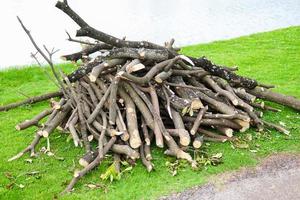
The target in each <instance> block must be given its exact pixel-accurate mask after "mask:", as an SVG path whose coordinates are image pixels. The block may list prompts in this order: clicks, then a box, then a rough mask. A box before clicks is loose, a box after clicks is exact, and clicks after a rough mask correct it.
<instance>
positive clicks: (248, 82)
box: [189, 57, 257, 89]
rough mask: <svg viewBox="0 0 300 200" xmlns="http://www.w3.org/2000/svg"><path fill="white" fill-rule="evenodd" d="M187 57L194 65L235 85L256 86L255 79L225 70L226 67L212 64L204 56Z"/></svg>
mask: <svg viewBox="0 0 300 200" xmlns="http://www.w3.org/2000/svg"><path fill="white" fill-rule="evenodd" d="M189 58H190V59H191V60H192V61H193V62H194V64H195V65H196V66H198V67H202V68H203V69H205V70H206V71H208V72H209V73H210V74H211V75H214V76H219V77H221V78H223V79H225V80H227V81H228V82H230V83H231V84H232V85H234V86H235V87H239V86H241V87H244V88H249V89H253V88H255V87H256V86H257V81H256V80H253V79H250V78H247V77H243V76H239V75H237V74H235V73H234V72H232V71H230V70H227V69H226V68H223V67H221V66H217V65H215V64H213V63H212V62H211V61H210V60H208V59H206V58H205V57H202V58H198V59H196V58H192V57H189Z"/></svg>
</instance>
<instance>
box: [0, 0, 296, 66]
mask: <svg viewBox="0 0 300 200" xmlns="http://www.w3.org/2000/svg"><path fill="white" fill-rule="evenodd" d="M55 3H56V1H55V0H7V1H3V2H1V8H0V20H1V26H2V28H1V32H0V55H1V59H0V68H5V67H8V66H15V65H25V64H32V63H35V62H34V60H33V59H32V58H31V57H30V52H34V51H35V50H34V48H33V46H32V45H31V43H30V41H29V39H28V38H27V36H26V35H25V33H24V32H23V30H22V29H21V27H20V25H19V23H18V22H17V20H16V15H18V16H20V17H21V18H22V20H23V22H24V24H25V25H26V26H27V28H28V29H30V30H31V33H32V35H33V36H34V38H35V39H36V41H37V42H38V43H39V44H40V45H42V44H45V45H46V46H47V47H49V48H52V47H55V48H58V49H60V51H59V52H58V53H57V54H56V56H55V58H54V59H55V61H56V62H60V60H59V56H60V55H63V54H66V53H70V52H75V51H78V50H80V45H78V44H76V43H71V42H68V41H66V38H67V35H66V33H65V30H67V31H69V33H71V35H74V34H75V31H76V29H78V26H77V25H76V24H75V23H73V22H72V20H70V19H69V17H68V16H67V15H65V14H64V13H62V12H61V11H60V10H58V9H57V8H55V7H54V5H55ZM69 4H70V6H71V7H72V8H73V9H74V10H75V11H77V12H78V13H79V14H80V15H81V16H82V17H83V19H85V20H86V21H87V22H88V23H89V24H90V25H92V26H94V27H95V28H97V29H99V30H101V31H104V32H107V33H109V34H112V35H115V36H117V37H124V36H126V38H127V39H128V40H148V41H152V42H155V43H159V44H163V42H165V41H168V40H169V39H171V38H175V45H176V46H183V45H188V44H196V43H206V42H210V41H215V40H222V39H228V38H233V37H237V36H242V35H248V34H251V33H255V32H262V31H269V30H273V29H277V28H282V27H288V26H292V25H300V0H276V1H275V0H243V1H239V0H209V1H208V0H176V1H175V0H137V1H134V0H109V1H104V0H102V1H101V0H85V1H82V0H81V1H80V0H69Z"/></svg>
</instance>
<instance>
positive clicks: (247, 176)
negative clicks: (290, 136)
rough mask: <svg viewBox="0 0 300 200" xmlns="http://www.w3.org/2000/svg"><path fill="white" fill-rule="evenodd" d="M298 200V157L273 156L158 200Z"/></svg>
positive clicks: (299, 164)
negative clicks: (202, 184) (254, 165)
mask: <svg viewBox="0 0 300 200" xmlns="http://www.w3.org/2000/svg"><path fill="white" fill-rule="evenodd" d="M169 199H170V200H171V199H172V200H198V199H200V200H227V199H228V200H300V156H297V155H287V154H280V155H274V156H271V157H269V158H267V159H266V160H264V161H263V162H262V164H261V165H259V166H257V167H255V168H251V169H243V170H240V171H238V172H234V173H226V174H222V175H218V176H216V177H215V178H213V180H211V182H210V183H208V184H206V185H204V186H201V187H194V188H192V189H189V190H186V191H184V192H182V193H177V194H172V195H170V196H167V197H162V198H161V200H169Z"/></svg>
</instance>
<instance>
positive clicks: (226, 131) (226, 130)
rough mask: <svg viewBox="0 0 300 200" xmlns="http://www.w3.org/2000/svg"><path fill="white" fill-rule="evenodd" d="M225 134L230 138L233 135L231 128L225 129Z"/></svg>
mask: <svg viewBox="0 0 300 200" xmlns="http://www.w3.org/2000/svg"><path fill="white" fill-rule="evenodd" d="M225 135H226V136H227V137H230V138H231V137H232V136H233V130H232V129H231V128H227V129H225Z"/></svg>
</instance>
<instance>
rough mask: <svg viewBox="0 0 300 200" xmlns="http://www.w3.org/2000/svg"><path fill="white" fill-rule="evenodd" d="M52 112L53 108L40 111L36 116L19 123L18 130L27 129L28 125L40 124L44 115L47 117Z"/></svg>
mask: <svg viewBox="0 0 300 200" xmlns="http://www.w3.org/2000/svg"><path fill="white" fill-rule="evenodd" d="M52 112H53V109H47V110H44V111H42V112H41V113H39V114H38V115H36V116H35V117H33V118H32V119H30V120H25V121H24V122H22V123H20V124H17V125H16V129H17V130H18V131H20V130H23V129H26V128H28V127H31V126H38V124H39V121H40V120H41V119H43V118H44V117H46V116H47V115H50V114H51V113H52Z"/></svg>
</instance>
